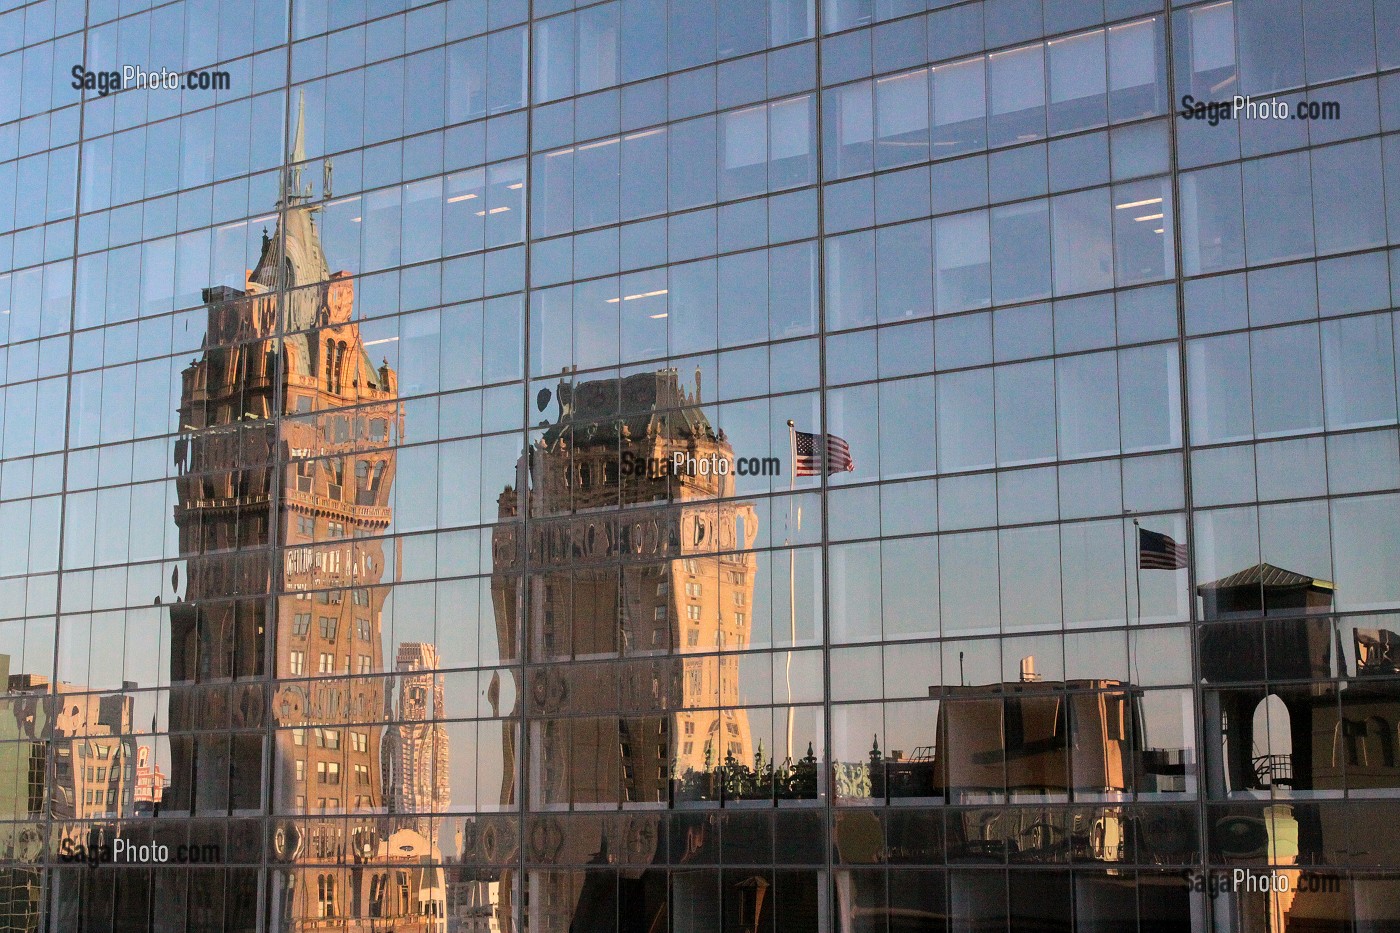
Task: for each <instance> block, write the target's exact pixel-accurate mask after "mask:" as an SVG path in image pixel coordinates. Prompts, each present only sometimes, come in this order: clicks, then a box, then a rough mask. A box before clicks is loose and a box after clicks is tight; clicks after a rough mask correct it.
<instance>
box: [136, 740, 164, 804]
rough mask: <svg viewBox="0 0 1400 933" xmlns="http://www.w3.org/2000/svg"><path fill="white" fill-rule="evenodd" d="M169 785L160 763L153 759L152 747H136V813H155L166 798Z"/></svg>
mask: <svg viewBox="0 0 1400 933" xmlns="http://www.w3.org/2000/svg"><path fill="white" fill-rule="evenodd" d="M168 784H169V780H168V778H167V777H166V775H165V772H164V771H162V770H161V768H160V762H158V761H156V760H155V759H154V758H152V757H151V747H150V746H149V745H138V746H136V793H135V797H134V800H135V804H136V812H137V813H138V814H152V813H155V812H156V811H157V810H158V808H159V807H160V805H161V802H162V801H163V800H164V798H165V788H166V786H167V785H168Z"/></svg>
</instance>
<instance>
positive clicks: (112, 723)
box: [50, 684, 136, 820]
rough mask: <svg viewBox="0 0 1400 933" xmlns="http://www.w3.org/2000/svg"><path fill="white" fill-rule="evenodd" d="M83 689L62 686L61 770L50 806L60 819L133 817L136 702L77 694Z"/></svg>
mask: <svg viewBox="0 0 1400 933" xmlns="http://www.w3.org/2000/svg"><path fill="white" fill-rule="evenodd" d="M84 689H86V688H85V687H75V686H74V685H72V684H60V685H59V688H58V691H57V697H56V698H55V702H56V703H57V705H58V709H57V711H56V713H55V715H54V740H55V744H56V745H57V747H58V748H57V766H56V767H55V769H54V780H53V785H52V787H51V791H52V794H51V803H50V806H51V808H52V811H53V814H54V816H55V817H58V818H60V819H77V820H85V819H93V818H96V817H122V816H130V815H131V814H132V812H133V802H134V799H135V797H134V795H135V792H136V763H135V761H134V755H135V746H134V745H133V744H132V742H131V739H130V733H131V708H132V699H131V697H130V696H127V695H124V694H120V693H77V692H76V691H77V690H84Z"/></svg>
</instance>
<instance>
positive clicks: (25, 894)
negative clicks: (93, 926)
mask: <svg viewBox="0 0 1400 933" xmlns="http://www.w3.org/2000/svg"><path fill="white" fill-rule="evenodd" d="M0 684H4V685H5V687H6V691H5V693H4V694H3V695H0V931H5V933H31V931H37V930H38V929H39V919H40V918H39V898H40V895H41V892H42V890H43V886H42V880H41V877H40V872H39V870H38V868H37V867H35V865H34V862H35V860H36V859H37V858H38V857H39V855H40V853H41V852H42V850H43V837H44V826H43V818H44V810H45V803H46V790H47V782H46V780H45V774H44V770H45V768H44V765H45V762H44V751H45V745H46V742H45V740H46V739H47V738H49V736H50V718H49V710H50V705H49V699H48V697H47V696H46V692H47V688H48V680H47V678H44V677H37V676H35V675H31V674H11V673H10V656H9V655H8V654H0Z"/></svg>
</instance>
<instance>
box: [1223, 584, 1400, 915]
mask: <svg viewBox="0 0 1400 933" xmlns="http://www.w3.org/2000/svg"><path fill="white" fill-rule="evenodd" d="M1197 591H1198V594H1199V595H1200V596H1201V597H1202V599H1203V603H1204V607H1205V613H1206V623H1207V624H1205V625H1203V626H1202V628H1201V634H1200V645H1201V659H1200V665H1201V672H1202V674H1203V676H1204V678H1205V680H1206V682H1207V684H1208V685H1209V686H1210V689H1208V690H1207V691H1206V692H1205V693H1204V704H1205V706H1204V727H1205V735H1206V759H1205V763H1206V778H1207V781H1208V784H1209V789H1210V792H1211V796H1212V797H1213V798H1216V799H1222V800H1229V801H1231V803H1230V804H1229V805H1224V806H1222V805H1217V806H1215V807H1214V808H1212V812H1211V816H1210V823H1211V830H1212V832H1213V833H1214V835H1215V837H1216V839H1217V842H1216V845H1217V846H1218V847H1219V850H1220V852H1221V855H1222V857H1223V858H1224V859H1226V860H1227V861H1231V862H1240V863H1249V862H1258V861H1262V860H1265V859H1267V860H1268V862H1270V863H1271V864H1273V865H1275V866H1280V867H1281V869H1280V874H1281V875H1283V876H1285V877H1286V879H1287V880H1288V883H1289V886H1290V889H1289V890H1287V891H1277V892H1275V893H1273V894H1271V895H1268V896H1264V895H1257V896H1255V897H1246V896H1243V895H1239V898H1240V903H1239V906H1238V908H1236V909H1238V911H1239V913H1240V918H1241V919H1240V920H1239V921H1238V923H1239V925H1238V926H1237V927H1236V928H1237V929H1241V930H1248V931H1255V930H1259V931H1263V930H1273V929H1286V930H1293V929H1306V930H1327V931H1332V930H1337V931H1340V930H1346V929H1350V927H1349V925H1348V923H1349V922H1348V921H1347V920H1345V919H1343V918H1345V917H1346V915H1347V913H1348V910H1349V908H1348V905H1347V894H1346V892H1345V891H1344V890H1343V889H1342V888H1341V887H1340V885H1339V884H1338V885H1337V886H1334V887H1332V888H1328V887H1327V886H1326V885H1314V884H1313V883H1311V882H1308V883H1306V884H1303V885H1302V886H1300V881H1303V880H1305V879H1304V876H1303V875H1301V874H1300V872H1299V870H1298V869H1294V868H1288V867H1287V866H1309V865H1311V866H1327V865H1328V864H1329V863H1333V860H1334V859H1335V858H1336V857H1337V855H1338V853H1336V852H1334V851H1332V850H1331V849H1330V848H1329V840H1335V839H1338V838H1343V837H1346V836H1347V834H1348V832H1349V831H1350V830H1351V829H1352V828H1353V826H1354V823H1355V821H1356V820H1357V819H1358V818H1359V817H1360V816H1361V815H1363V814H1365V813H1366V810H1365V809H1364V808H1365V807H1366V806H1367V804H1366V803H1365V798H1367V797H1373V796H1376V797H1390V796H1392V794H1393V790H1392V789H1393V788H1394V787H1395V786H1396V785H1397V783H1400V753H1397V740H1398V739H1400V731H1397V730H1400V681H1397V680H1396V679H1395V676H1394V675H1395V674H1396V665H1395V653H1394V649H1395V645H1396V644H1397V642H1400V639H1398V638H1397V636H1396V634H1395V633H1394V632H1392V631H1390V630H1387V629H1385V628H1374V627H1367V625H1366V622H1368V621H1369V620H1368V619H1366V618H1365V617H1362V618H1347V617H1342V618H1336V617H1334V616H1332V615H1331V611H1332V600H1333V596H1334V594H1335V586H1334V585H1333V584H1332V583H1331V582H1330V581H1327V580H1322V579H1318V578H1315V577H1311V576H1308V575H1307V574H1302V573H1297V572H1294V571H1290V570H1285V569H1282V568H1279V567H1275V566H1273V565H1270V564H1259V565H1257V566H1254V567H1250V568H1247V569H1245V570H1242V571H1240V572H1238V573H1235V574H1232V575H1230V576H1228V577H1225V578H1224V579H1221V580H1216V581H1213V582H1210V583H1204V584H1201V585H1200V586H1198V587H1197ZM1343 796H1346V797H1350V798H1353V799H1352V800H1349V801H1345V802H1343V801H1341V800H1340V799H1339V798H1341V797H1343ZM1327 801H1335V802H1334V803H1329V802H1327ZM1364 858H1365V859H1366V860H1367V861H1369V862H1377V863H1380V864H1391V863H1393V862H1394V861H1395V860H1396V859H1400V848H1398V847H1397V845H1396V843H1395V840H1394V838H1393V834H1392V833H1385V832H1369V831H1368V832H1367V833H1366V839H1365V854H1364ZM1318 872H1320V873H1321V876H1323V877H1326V876H1328V872H1329V869H1327V868H1326V867H1320V868H1318V869H1316V871H1315V872H1314V874H1316V873H1318ZM1386 883H1387V884H1389V885H1390V886H1391V892H1392V894H1393V893H1394V892H1395V890H1396V888H1395V887H1394V884H1393V882H1386ZM1375 909H1376V910H1379V911H1381V912H1380V913H1379V914H1377V915H1376V916H1377V917H1378V918H1379V917H1381V916H1384V917H1385V918H1387V919H1386V920H1385V924H1392V923H1393V922H1394V913H1393V909H1394V908H1393V903H1392V906H1391V907H1390V908H1381V907H1380V906H1379V904H1377V906H1376V908H1375ZM1376 928H1377V929H1381V928H1384V929H1389V928H1390V926H1389V925H1383V926H1379V927H1376Z"/></svg>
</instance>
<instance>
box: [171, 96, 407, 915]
mask: <svg viewBox="0 0 1400 933" xmlns="http://www.w3.org/2000/svg"><path fill="white" fill-rule="evenodd" d="M302 137H303V129H302V120H301V118H300V114H299V115H298V122H297V134H296V139H295V142H294V145H293V151H292V154H291V157H290V159H291V165H292V167H290V168H288V169H286V170H285V171H284V174H283V182H282V194H281V200H280V202H279V204H278V207H279V222H278V225H277V229H276V230H274V231H273V233H272V234H271V235H268V234H266V233H264V236H263V244H262V251H261V255H260V256H259V259H258V262H257V265H256V267H255V268H253V269H252V270H250V271H249V272H248V274H247V278H246V282H245V285H244V288H243V289H241V290H240V289H234V288H227V287H219V288H211V289H206V290H205V293H204V297H205V302H206V305H207V308H208V315H209V322H208V335H207V337H206V340H205V346H204V350H203V353H202V354H201V356H200V357H199V358H197V359H195V360H194V361H192V362H191V364H190V365H189V366H188V367H187V368H186V369H185V371H184V372H183V373H182V387H181V389H182V391H181V401H180V424H181V431H182V433H181V437H180V439H179V441H178V446H177V451H176V459H177V466H178V468H179V477H178V480H177V491H178V502H177V505H176V509H175V521H176V525H177V527H178V528H179V531H180V552H181V555H182V556H183V557H184V558H185V560H186V567H187V571H186V581H185V590H184V594H183V598H182V599H181V600H180V602H179V603H178V604H177V605H175V606H174V607H172V610H171V618H172V629H173V636H174V637H173V646H172V651H171V681H172V685H173V689H172V695H171V708H170V726H171V732H172V736H171V753H172V765H173V767H172V772H173V773H172V775H171V787H170V790H169V791H168V792H167V794H166V797H165V809H167V810H175V811H177V812H194V813H198V814H203V813H219V812H229V811H240V810H241V811H248V812H258V811H259V810H260V809H261V807H262V806H263V802H264V794H270V795H271V798H272V806H273V813H274V814H277V815H279V816H281V817H283V818H282V819H280V820H279V821H278V822H277V824H276V826H275V832H274V833H273V837H274V852H273V856H274V858H276V859H277V860H279V861H280V862H282V863H283V864H284V865H286V866H288V867H287V868H286V869H285V871H283V872H281V873H279V874H278V875H277V876H276V879H275V886H276V887H277V888H278V890H277V891H276V892H275V894H274V896H273V897H272V907H271V912H272V923H273V926H274V928H278V929H287V930H297V929H310V928H312V927H314V926H318V925H320V924H323V923H324V921H325V919H326V918H333V917H346V916H355V915H366V916H367V915H368V912H369V911H368V910H367V909H366V908H365V906H364V905H366V904H367V902H368V901H369V900H370V899H371V898H372V896H373V893H374V892H373V890H372V889H373V887H374V883H375V876H374V875H372V874H371V873H369V872H366V871H364V870H363V869H361V868H360V867H359V862H361V861H362V860H371V859H376V858H377V856H378V855H379V850H380V848H381V843H382V842H383V840H382V839H381V838H380V837H381V835H382V831H383V830H384V829H385V827H381V826H379V825H378V824H377V823H376V822H375V818H374V815H375V814H381V813H383V811H384V808H385V794H384V787H383V769H382V767H381V762H380V753H381V749H382V747H383V739H384V735H383V733H384V726H383V722H384V719H385V713H386V696H385V687H384V685H383V682H382V679H380V678H370V677H366V676H365V675H371V674H378V673H382V672H383V671H384V657H383V645H382V640H381V637H380V635H381V627H382V611H383V604H384V598H385V592H384V590H383V588H381V587H378V586H376V585H375V584H378V583H380V582H381V581H382V580H383V579H384V576H385V569H386V566H385V565H386V561H385V554H384V548H383V545H382V543H381V540H380V538H379V536H380V535H382V534H384V532H385V531H386V530H387V529H388V527H389V523H390V518H391V505H390V503H391V499H390V492H391V489H392V485H393V480H394V462H395V461H394V452H393V448H392V445H393V444H394V443H395V442H396V440H397V437H398V435H399V433H400V432H401V429H402V417H401V413H400V409H399V404H398V400H397V399H398V393H397V376H396V374H395V372H394V371H393V370H392V369H390V368H389V367H388V365H387V364H385V365H383V366H380V367H375V365H374V364H373V363H372V362H371V361H370V358H369V355H368V353H367V352H366V350H365V347H364V341H363V339H362V338H361V336H360V331H359V325H358V324H357V323H355V322H353V321H352V320H351V318H352V316H353V312H354V300H355V291H354V284H353V281H352V279H351V277H350V276H349V274H348V273H344V272H331V271H330V268H329V266H328V264H327V261H326V257H325V254H324V252H323V249H322V245H321V237H320V233H319V231H318V229H317V225H316V220H315V214H316V212H317V211H319V210H320V207H319V205H318V204H315V203H312V193H311V188H310V185H309V184H308V185H306V186H303V185H302V182H301V170H300V167H299V166H298V165H297V163H299V162H300V161H301V160H302V159H303V158H304V151H303V144H302ZM279 411H280V418H274V413H277V412H279ZM269 673H270V674H272V675H273V676H276V677H277V678H279V679H281V678H285V679H286V681H285V682H283V683H282V684H281V685H280V687H279V690H278V692H277V694H276V696H274V697H273V709H272V711H271V712H272V715H273V716H274V718H275V719H276V721H277V725H279V726H282V727H284V728H282V729H280V730H279V731H278V732H277V733H276V735H277V738H276V740H275V741H274V746H273V748H272V749H271V750H270V752H265V751H264V743H265V741H266V734H265V731H264V722H265V717H266V715H267V712H266V711H265V710H263V709H262V708H261V707H262V701H261V696H262V694H261V683H260V680H261V678H263V677H264V676H266V675H267V674H269ZM346 675H353V677H351V678H347V677H346ZM298 678H307V679H305V680H299V679H298ZM331 678H340V679H331ZM230 681H232V684H233V690H232V691H230V690H229V689H228V688H227V686H226V685H227V684H228V683H229V682H230ZM243 682H247V683H246V688H245V687H244V684H243ZM200 732H203V733H204V734H197V733H200ZM182 733H184V734H182ZM190 733H196V734H190ZM268 753H270V754H271V757H272V762H273V768H272V779H271V786H270V787H268V788H266V789H265V788H264V787H263V770H264V761H265V758H266V754H268ZM342 814H350V815H351V816H350V817H348V818H345V817H342V816H341V815H342ZM355 814H359V815H360V816H359V817H358V818H356V817H355V816H354V815H355ZM303 815H304V816H307V817H310V819H306V820H296V821H293V820H288V819H286V817H288V816H303ZM328 852H343V853H345V855H344V858H343V859H338V860H337V861H338V862H339V864H338V865H337V864H331V865H329V866H327V865H326V864H324V862H325V856H326V853H328ZM313 862H314V863H316V864H315V865H314V866H313V865H312V864H311V863H313ZM303 865H305V867H303ZM380 887H381V891H380V893H381V894H382V888H383V885H382V884H381V885H380ZM248 896H249V897H255V896H256V892H249V894H248ZM405 910H406V911H408V912H409V913H410V914H417V913H418V911H417V910H416V909H415V908H414V905H407V906H406V907H405ZM404 919H407V918H404ZM430 926H431V924H430ZM367 928H368V927H366V929H367ZM400 928H401V929H417V928H418V927H415V926H412V923H411V920H410V921H409V925H403V926H401V927H400Z"/></svg>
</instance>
